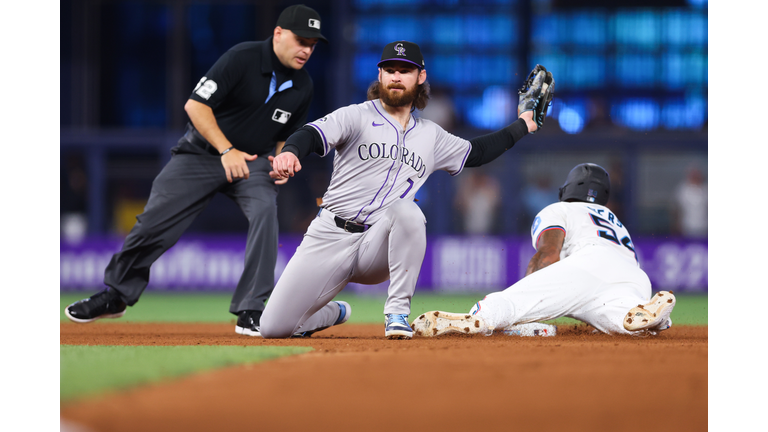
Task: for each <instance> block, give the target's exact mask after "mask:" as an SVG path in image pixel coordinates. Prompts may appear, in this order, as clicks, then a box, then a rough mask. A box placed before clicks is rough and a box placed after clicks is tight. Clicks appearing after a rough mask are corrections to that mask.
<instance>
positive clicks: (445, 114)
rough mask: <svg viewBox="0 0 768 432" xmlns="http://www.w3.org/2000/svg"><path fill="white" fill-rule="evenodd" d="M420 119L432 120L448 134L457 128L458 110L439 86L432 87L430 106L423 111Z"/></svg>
mask: <svg viewBox="0 0 768 432" xmlns="http://www.w3.org/2000/svg"><path fill="white" fill-rule="evenodd" d="M419 117H421V118H425V119H427V120H431V121H433V122H435V123H437V124H438V125H440V127H442V128H443V129H445V130H446V131H448V132H451V133H453V130H454V129H455V127H456V108H455V106H454V105H453V100H452V99H451V98H450V96H449V95H448V93H447V92H446V91H445V90H444V89H443V88H442V87H439V86H432V87H431V89H430V95H429V105H427V107H426V108H424V110H423V111H421V113H420V115H419Z"/></svg>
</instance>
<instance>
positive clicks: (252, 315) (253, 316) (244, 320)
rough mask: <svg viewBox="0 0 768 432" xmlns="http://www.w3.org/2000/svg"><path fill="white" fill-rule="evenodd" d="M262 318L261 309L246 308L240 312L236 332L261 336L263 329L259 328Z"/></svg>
mask: <svg viewBox="0 0 768 432" xmlns="http://www.w3.org/2000/svg"><path fill="white" fill-rule="evenodd" d="M260 320H261V311H257V310H244V311H240V312H238V313H237V325H236V326H235V333H237V334H241V335H246V336H261V331H260V330H259V321H260Z"/></svg>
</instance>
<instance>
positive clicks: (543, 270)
mask: <svg viewBox="0 0 768 432" xmlns="http://www.w3.org/2000/svg"><path fill="white" fill-rule="evenodd" d="M610 189H611V182H610V177H609V176H608V173H607V172H606V171H605V169H603V168H602V167H601V166H599V165H595V164H591V163H585V164H579V165H577V166H576V167H574V168H573V169H572V170H571V172H570V173H569V174H568V178H567V179H566V181H565V184H563V186H562V187H561V188H560V202H557V203H554V204H550V205H549V206H547V207H545V208H544V209H543V210H542V211H541V212H539V214H538V215H537V216H536V218H535V219H534V220H533V226H532V227H531V238H532V242H533V247H534V248H535V249H536V251H537V252H536V254H534V255H533V257H532V258H531V261H530V262H529V264H528V270H527V271H526V275H525V277H524V278H523V279H521V280H520V281H519V282H517V283H516V284H514V285H512V286H511V287H509V288H507V289H505V290H504V291H500V292H495V293H492V294H489V295H487V296H486V297H485V298H484V299H482V300H480V301H479V302H477V304H475V306H474V307H472V309H471V310H470V311H469V313H466V314H456V313H450V312H442V311H430V312H427V313H424V314H422V315H420V316H419V317H418V318H416V319H415V320H414V321H413V329H414V331H415V332H416V335H417V336H427V337H432V336H439V335H442V334H446V333H468V334H474V333H480V334H484V335H490V334H491V333H493V332H494V331H501V332H504V333H507V329H510V328H511V327H516V328H517V329H518V330H523V331H524V330H525V327H526V326H530V325H532V324H530V323H536V322H539V321H545V320H551V319H555V318H559V317H563V316H565V317H570V318H575V319H577V320H580V321H583V322H585V323H588V324H590V325H592V326H593V327H595V329H597V330H599V331H601V332H603V333H609V334H631V335H650V334H653V335H655V334H658V332H660V331H663V330H666V329H668V328H670V327H671V326H672V320H671V319H670V314H671V313H672V309H673V308H674V307H675V303H676V299H675V296H674V294H673V293H672V292H671V291H660V292H658V293H657V294H656V295H655V296H653V297H651V282H650V280H649V279H648V276H647V275H646V274H645V272H644V271H643V270H642V269H641V268H640V266H639V265H638V261H637V254H636V253H635V245H634V244H633V243H632V238H631V237H630V236H629V232H628V231H627V227H626V226H624V225H623V224H622V223H621V222H620V221H619V218H617V217H616V215H615V214H614V213H613V212H612V211H611V209H609V208H608V207H605V204H606V203H607V202H608V196H609V194H610ZM649 299H650V300H649Z"/></svg>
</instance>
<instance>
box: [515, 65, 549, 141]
mask: <svg viewBox="0 0 768 432" xmlns="http://www.w3.org/2000/svg"><path fill="white" fill-rule="evenodd" d="M517 94H518V95H519V99H518V105H517V115H518V116H520V114H522V113H524V112H526V111H533V121H535V122H536V124H537V125H538V126H539V127H538V129H536V130H539V129H541V128H542V126H544V120H545V119H546V118H547V108H549V106H550V105H551V104H552V98H554V97H555V79H554V78H553V77H552V72H548V71H547V69H546V68H545V67H544V66H542V65H536V67H535V68H533V70H532V71H531V73H530V74H528V78H526V79H525V82H524V83H523V86H522V87H520V90H518V91H517ZM531 133H536V131H534V132H531Z"/></svg>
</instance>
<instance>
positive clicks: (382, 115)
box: [352, 101, 415, 222]
mask: <svg viewBox="0 0 768 432" xmlns="http://www.w3.org/2000/svg"><path fill="white" fill-rule="evenodd" d="M369 102H370V103H371V105H373V109H375V110H376V112H377V113H379V115H380V116H381V118H383V119H384V120H385V121H386V122H387V123H389V125H390V126H392V128H394V129H395V134H396V135H395V136H397V141H396V142H397V144H400V134H399V133H397V128H396V127H395V125H393V124H392V122H390V121H389V120H387V118H386V117H384V114H382V113H381V111H379V107H377V106H376V104H375V103H374V102H373V101H369ZM414 125H415V123H414ZM397 144H396V145H397ZM369 152H370V150H369ZM395 162H397V161H396V160H395V161H392V165H391V166H390V167H389V170H388V171H387V178H385V179H384V184H382V185H381V187H380V188H379V190H378V191H377V192H376V195H374V196H373V199H372V200H371V202H370V203H368V204H367V205H365V206H363V207H362V208H361V209H360V211H358V212H357V214H356V215H355V217H354V218H352V220H356V219H357V218H358V217H359V216H360V213H362V212H363V210H365V208H366V207H368V206H370V205H371V204H373V203H374V202H376V198H377V197H378V196H379V193H381V190H382V189H384V186H386V185H387V182H388V181H389V175H390V174H391V173H392V168H393V167H394V166H395ZM395 180H397V177H395ZM384 198H386V196H385V197H384ZM383 202H384V201H383V200H382V203H383ZM379 208H381V206H379ZM374 211H375V210H374ZM371 213H373V212H371ZM370 216H371V214H370V213H368V216H366V218H365V220H364V221H363V222H365V221H366V220H368V217H370Z"/></svg>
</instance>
